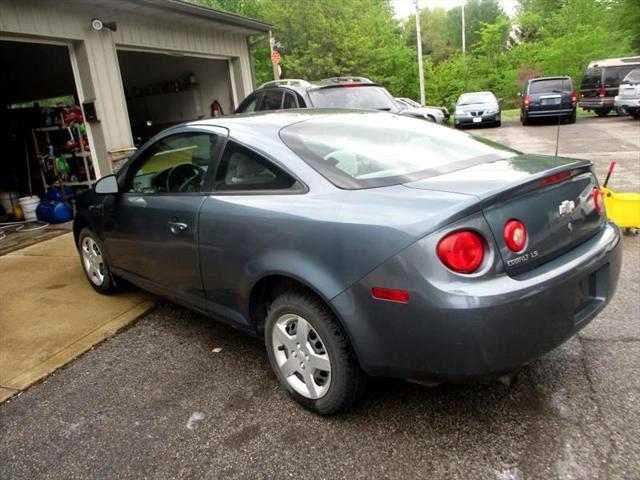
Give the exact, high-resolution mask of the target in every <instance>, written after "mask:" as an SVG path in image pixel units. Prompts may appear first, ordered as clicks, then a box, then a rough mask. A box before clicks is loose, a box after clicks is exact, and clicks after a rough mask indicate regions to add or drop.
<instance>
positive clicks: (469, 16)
mask: <svg viewBox="0 0 640 480" xmlns="http://www.w3.org/2000/svg"><path fill="white" fill-rule="evenodd" d="M500 15H504V12H503V11H502V8H500V3H499V2H498V0H466V1H465V7H464V18H465V34H466V44H467V49H471V48H473V47H474V46H476V45H477V43H478V42H479V41H480V30H481V29H482V24H484V23H495V22H496V20H497V19H498V17H499V16H500ZM447 22H448V32H449V43H450V44H451V45H453V46H454V47H455V48H458V49H462V7H455V8H452V9H451V10H449V11H448V12H447Z"/></svg>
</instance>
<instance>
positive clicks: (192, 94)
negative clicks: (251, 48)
mask: <svg viewBox="0 0 640 480" xmlns="http://www.w3.org/2000/svg"><path fill="white" fill-rule="evenodd" d="M118 61H119V63H120V73H121V75H122V83H123V85H124V90H125V95H126V99H127V109H128V112H129V120H130V122H131V131H132V133H133V138H134V142H135V144H136V146H139V145H140V144H142V143H143V142H145V141H146V140H148V139H149V138H151V137H152V136H153V135H154V134H156V133H157V132H159V131H161V130H163V129H165V128H167V127H169V126H171V125H175V124H176V123H181V122H187V121H191V120H197V119H200V118H207V117H210V116H212V105H216V109H217V106H219V107H220V109H219V111H221V112H222V113H231V112H232V111H233V109H234V102H233V91H232V86H231V78H230V75H229V62H228V61H227V60H218V59H211V58H203V57H193V56H186V55H178V54H169V53H151V52H141V51H132V50H122V49H120V50H118Z"/></svg>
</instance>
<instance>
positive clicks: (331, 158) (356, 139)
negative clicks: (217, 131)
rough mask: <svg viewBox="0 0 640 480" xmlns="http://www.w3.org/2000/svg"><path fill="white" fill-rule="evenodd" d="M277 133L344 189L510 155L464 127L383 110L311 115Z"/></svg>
mask: <svg viewBox="0 0 640 480" xmlns="http://www.w3.org/2000/svg"><path fill="white" fill-rule="evenodd" d="M280 137H281V138H282V140H283V141H284V143H285V144H286V145H287V146H288V147H289V148H291V150H293V151H294V152H295V153H296V154H297V155H298V156H300V157H301V158H302V159H303V160H304V161H306V162H307V163H308V164H309V165H310V166H311V167H313V168H314V169H315V170H316V171H318V172H319V173H320V174H321V175H323V176H324V177H325V178H327V179H328V180H329V181H330V182H332V183H333V184H334V185H336V186H337V187H339V188H345V189H361V188H373V187H381V186H388V185H397V184H401V183H406V182H410V181H414V180H418V179H421V178H427V177H429V176H435V175H441V174H444V173H447V172H450V171H453V170H457V169H460V168H466V167H468V166H471V165H475V164H479V163H484V162H487V161H494V160H498V159H501V158H508V157H511V156H513V155H515V153H513V151H511V150H507V149H504V150H503V149H501V148H500V147H497V146H493V145H489V144H487V143H486V142H483V141H481V140H479V139H475V138H474V137H473V136H471V135H469V134H467V133H462V132H458V131H455V130H453V129H449V128H445V127H441V126H438V125H434V124H431V123H427V122H424V121H422V120H418V119H413V118H409V117H403V116H400V115H391V114H386V113H364V112H363V113H358V112H353V113H347V114H341V115H327V116H324V117H316V118H312V119H309V120H305V121H302V122H299V123H295V124H293V125H290V126H288V127H285V128H284V129H282V130H281V131H280Z"/></svg>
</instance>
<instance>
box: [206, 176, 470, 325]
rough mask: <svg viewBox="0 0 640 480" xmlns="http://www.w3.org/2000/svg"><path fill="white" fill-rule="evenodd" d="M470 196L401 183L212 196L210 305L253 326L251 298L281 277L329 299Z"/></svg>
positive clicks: (208, 260)
mask: <svg viewBox="0 0 640 480" xmlns="http://www.w3.org/2000/svg"><path fill="white" fill-rule="evenodd" d="M476 201H477V198H476V197H473V196H469V195H461V194H453V193H443V192H431V191H420V190H416V189H407V188H405V187H403V186H394V187H387V188H379V189H372V190H367V191H341V190H337V189H336V190H334V191H330V192H322V193H307V194H301V195H278V194H271V195H211V196H209V197H208V198H207V199H206V201H205V202H204V204H203V206H202V209H201V213H200V239H201V240H200V242H201V243H200V261H201V269H202V279H203V284H204V289H205V293H206V296H207V300H208V302H210V303H211V305H210V307H211V310H214V311H219V312H221V313H223V312H225V311H227V312H229V311H231V312H237V314H238V319H237V320H238V321H240V322H241V323H244V324H247V325H248V324H249V323H250V319H249V317H248V312H249V296H250V293H251V289H252V288H253V286H254V285H255V284H256V283H257V282H258V281H259V280H260V279H261V278H264V277H265V276H268V275H273V274H280V275H286V276H289V277H291V278H294V279H297V280H299V281H301V282H303V283H305V284H307V285H309V286H310V287H312V288H313V289H314V290H315V291H316V292H317V293H318V294H319V295H320V296H321V297H323V298H324V299H325V300H327V301H329V300H330V299H331V298H333V297H335V296H336V295H338V294H339V293H340V292H341V291H343V290H344V289H346V288H347V287H348V286H349V285H351V284H353V283H354V282H356V281H358V280H359V279H360V278H362V277H363V276H364V275H366V274H367V273H368V272H370V271H371V270H373V269H375V268H376V267H377V266H378V265H380V264H381V263H383V262H384V261H385V260H387V259H388V258H390V257H391V256H393V255H395V254H396V253H397V252H399V251H400V250H402V249H404V248H406V247H407V246H409V245H411V244H412V243H414V242H416V241H417V240H419V239H420V238H421V237H423V236H424V235H425V234H426V233H428V231H430V230H431V229H433V228H435V226H437V225H438V224H440V223H441V222H443V221H447V220H446V219H448V218H449V217H451V216H454V215H455V214H456V213H457V212H459V211H460V209H464V208H465V207H469V206H471V205H473V204H474V203H475V202H476Z"/></svg>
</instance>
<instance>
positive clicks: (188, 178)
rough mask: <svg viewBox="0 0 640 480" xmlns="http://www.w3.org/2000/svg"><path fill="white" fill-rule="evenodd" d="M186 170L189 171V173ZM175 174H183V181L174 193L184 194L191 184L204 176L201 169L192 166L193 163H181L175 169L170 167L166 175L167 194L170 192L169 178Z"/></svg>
mask: <svg viewBox="0 0 640 480" xmlns="http://www.w3.org/2000/svg"><path fill="white" fill-rule="evenodd" d="M188 170H191V171H190V172H189V171H188ZM176 172H178V173H181V172H183V178H185V180H183V181H182V183H180V185H179V186H178V188H177V190H176V192H184V191H185V189H186V188H187V187H188V186H189V184H190V183H191V182H193V181H194V180H195V179H197V178H199V177H201V176H203V175H204V174H205V171H204V169H203V168H201V167H199V166H198V165H194V164H193V163H181V164H179V165H176V166H175V167H172V168H171V170H169V173H168V174H167V181H166V187H167V192H171V191H172V190H171V178H172V177H173V176H175V175H176ZM190 174H191V175H190Z"/></svg>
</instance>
